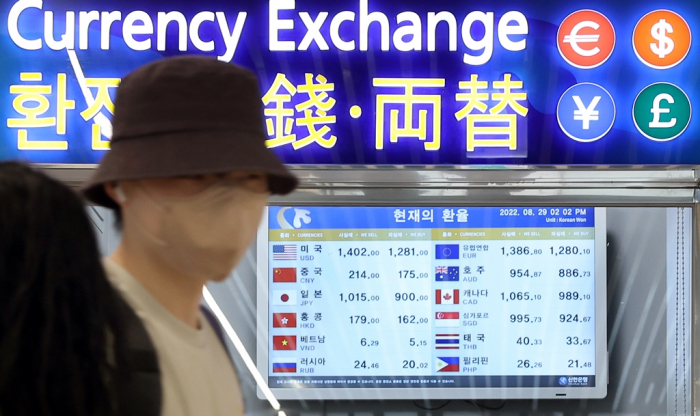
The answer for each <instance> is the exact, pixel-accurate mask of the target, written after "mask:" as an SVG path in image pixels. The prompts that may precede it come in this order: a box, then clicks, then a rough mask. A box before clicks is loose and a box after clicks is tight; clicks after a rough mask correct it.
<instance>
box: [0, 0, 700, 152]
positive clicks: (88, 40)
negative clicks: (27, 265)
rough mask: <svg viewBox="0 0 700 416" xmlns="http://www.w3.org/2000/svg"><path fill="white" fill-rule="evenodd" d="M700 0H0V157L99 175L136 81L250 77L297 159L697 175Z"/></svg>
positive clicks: (272, 142) (281, 140)
mask: <svg viewBox="0 0 700 416" xmlns="http://www.w3.org/2000/svg"><path fill="white" fill-rule="evenodd" d="M699 19H700V2H697V1H696V0H668V1H665V2H663V3H661V2H656V3H655V2H651V1H646V2H633V1H627V2H611V1H607V0H591V1H586V2H576V1H572V2H559V1H550V0H536V1H523V0H519V1H515V0H495V1H479V0H474V1H466V2H454V1H447V0H435V1H432V2H420V1H402V2H395V1H393V2H392V1H388V0H384V1H383V0H343V1H338V2H328V1H317V0H296V1H295V0H269V1H257V0H255V1H253V0H239V1H231V0H226V1H224V0H204V1H200V2H191V1H177V0H176V1H173V0H171V1H161V0H146V1H127V0H114V1H110V2H107V3H105V2H95V1H84V0H62V1H57V0H45V1H42V0H19V1H0V53H1V54H2V57H3V59H2V63H0V116H1V117H2V119H3V120H4V124H3V127H2V129H0V159H9V158H22V159H25V160H29V161H32V162H36V163H59V164H90V163H97V162H98V161H99V160H100V158H101V157H102V156H103V155H104V153H105V152H106V151H108V149H109V137H110V135H111V123H110V119H111V114H112V111H113V98H114V93H115V91H116V88H117V86H118V84H119V81H120V79H121V78H122V77H123V76H124V75H125V74H126V73H128V72H129V71H131V70H133V69H135V68H137V67H138V66H140V65H143V64H145V63H147V62H151V61H154V60H157V59H160V58H163V57H168V56H174V55H181V54H204V55H209V56H212V57H216V58H218V59H220V60H222V61H226V62H234V63H237V64H240V65H243V66H246V67H248V68H250V69H251V70H253V71H254V72H256V74H257V75H258V77H259V79H260V84H261V85H260V86H261V90H262V94H263V96H262V101H263V104H264V105H265V123H266V126H265V127H266V130H267V133H268V140H267V145H268V147H270V148H272V149H274V151H275V152H276V153H277V154H278V155H279V156H280V157H281V158H282V159H283V160H284V161H285V162H286V163H289V164H442V165H551V164H558V165H581V164H582V165H596V164H605V165H632V164H634V165H638V164H649V165H652V164H653V165H671V164H700V123H699V122H698V121H697V120H695V119H694V118H693V117H692V115H693V114H692V113H693V111H692V110H693V104H694V103H698V102H700V88H698V78H697V75H696V73H697V69H696V68H697V67H698V66H700V54H698V53H694V52H693V49H696V46H695V45H694V44H693V43H692V34H693V33H692V32H693V31H694V30H696V29H698V28H700V20H699Z"/></svg>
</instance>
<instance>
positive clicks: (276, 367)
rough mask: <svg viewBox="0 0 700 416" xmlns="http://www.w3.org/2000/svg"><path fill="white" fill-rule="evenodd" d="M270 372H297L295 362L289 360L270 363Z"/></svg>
mask: <svg viewBox="0 0 700 416" xmlns="http://www.w3.org/2000/svg"><path fill="white" fill-rule="evenodd" d="M272 372H273V373H296V372H297V363H296V362H290V361H286V362H275V363H272Z"/></svg>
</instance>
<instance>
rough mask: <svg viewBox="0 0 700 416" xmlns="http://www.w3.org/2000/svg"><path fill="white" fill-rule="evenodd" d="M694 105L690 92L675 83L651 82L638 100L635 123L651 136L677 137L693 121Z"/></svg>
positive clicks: (635, 109) (635, 101)
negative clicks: (689, 97) (684, 90)
mask: <svg viewBox="0 0 700 416" xmlns="http://www.w3.org/2000/svg"><path fill="white" fill-rule="evenodd" d="M691 114H692V109H691V107H690V100H689V99H688V96H687V95H686V94H685V92H683V90H681V89H680V88H678V87H677V86H675V85H673V84H669V83H666V82H659V83H656V84H651V85H649V86H648V87H646V88H644V89H643V90H642V92H640V93H639V95H638V96H637V99H636V100H634V109H633V110H632V115H633V117H634V125H635V126H636V127H637V130H639V132H640V133H642V134H643V135H644V137H646V138H647V139H650V140H654V141H657V142H666V141H669V140H673V139H675V138H676V137H678V136H680V135H681V134H683V132H684V131H685V129H686V128H688V125H689V124H690V116H691Z"/></svg>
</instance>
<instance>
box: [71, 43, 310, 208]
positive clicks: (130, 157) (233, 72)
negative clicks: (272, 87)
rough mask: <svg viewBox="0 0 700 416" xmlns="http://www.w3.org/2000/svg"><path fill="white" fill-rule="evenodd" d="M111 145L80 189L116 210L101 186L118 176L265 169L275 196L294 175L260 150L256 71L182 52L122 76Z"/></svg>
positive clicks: (285, 189) (290, 187) (293, 182)
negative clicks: (181, 55)
mask: <svg viewBox="0 0 700 416" xmlns="http://www.w3.org/2000/svg"><path fill="white" fill-rule="evenodd" d="M112 124H113V131H114V133H113V135H112V140H111V150H110V151H109V152H107V154H106V155H105V157H104V158H103V159H102V162H101V163H100V166H99V167H98V168H97V170H96V171H95V173H94V175H93V176H92V178H90V180H89V181H88V182H87V183H86V184H85V185H84V187H83V193H84V194H85V196H86V197H87V198H88V199H89V200H90V201H93V202H95V203H97V204H100V205H103V206H106V207H110V208H117V205H116V203H115V202H114V201H112V199H111V198H110V197H109V196H108V195H107V194H106V193H105V190H104V184H105V183H109V182H117V181H123V180H135V179H146V178H167V177H173V176H193V175H203V174H210V173H225V172H231V171H237V170H250V171H257V172H263V173H265V174H267V176H268V181H269V190H270V192H271V193H273V194H287V193H289V192H291V191H293V190H294V188H296V186H297V184H298V180H297V178H296V177H295V176H294V175H293V174H292V173H291V172H289V170H287V168H286V167H285V166H284V165H283V164H282V162H280V160H279V159H278V158H277V157H276V156H275V154H274V153H272V151H271V150H270V149H268V148H267V147H265V139H266V138H267V135H266V134H265V131H264V123H263V108H262V101H261V95H260V90H259V88H258V81H257V78H256V77H255V75H254V74H253V73H252V72H250V71H249V70H247V69H244V68H242V67H240V66H237V65H234V64H229V63H225V62H221V61H218V60H216V59H213V58H206V57H195V56H183V57H176V58H167V59H163V60H160V61H156V62H153V63H150V64H147V65H145V66H143V67H141V68H139V69H137V70H135V71H134V72H132V73H130V74H129V75H127V76H126V77H125V78H124V79H123V80H122V82H121V84H120V86H119V88H118V89H117V96H116V99H115V103H114V117H113V122H112Z"/></svg>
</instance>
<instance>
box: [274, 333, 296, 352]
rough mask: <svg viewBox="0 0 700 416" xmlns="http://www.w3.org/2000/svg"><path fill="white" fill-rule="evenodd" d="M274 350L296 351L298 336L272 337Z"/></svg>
mask: <svg viewBox="0 0 700 416" xmlns="http://www.w3.org/2000/svg"><path fill="white" fill-rule="evenodd" d="M272 349H273V350H289V351H291V350H296V349H297V336H296V335H274V336H273V337H272Z"/></svg>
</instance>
